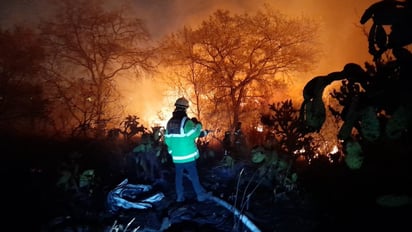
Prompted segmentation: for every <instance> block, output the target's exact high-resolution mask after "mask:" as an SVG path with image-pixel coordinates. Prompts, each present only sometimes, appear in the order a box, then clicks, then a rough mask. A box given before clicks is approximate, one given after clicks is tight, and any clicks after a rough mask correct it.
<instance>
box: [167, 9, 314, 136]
mask: <svg viewBox="0 0 412 232" xmlns="http://www.w3.org/2000/svg"><path fill="white" fill-rule="evenodd" d="M317 28H318V25H317V24H316V23H314V22H313V21H312V20H310V19H307V18H305V17H301V18H288V17H286V16H284V15H282V14H280V13H279V12H277V11H274V10H273V9H271V8H270V7H269V6H268V5H265V7H264V8H263V10H261V11H257V12H256V13H255V14H254V15H249V14H247V13H244V14H240V15H238V14H231V13H230V12H229V11H225V10H217V11H216V12H214V13H213V15H211V16H210V17H209V19H207V20H204V21H203V22H202V23H201V24H200V25H199V26H198V27H197V28H196V29H193V28H190V27H184V28H183V29H182V30H180V31H178V32H176V33H172V34H170V35H169V36H167V37H166V38H165V39H164V40H163V41H162V42H161V48H162V51H163V55H164V56H163V58H164V61H165V62H166V63H167V65H174V66H179V67H182V68H186V69H190V68H191V67H193V66H196V68H197V69H198V70H202V71H201V72H200V71H199V73H202V75H203V76H202V77H198V80H199V81H200V82H201V83H202V84H203V85H202V86H203V88H202V89H201V90H202V92H201V93H198V95H199V96H202V98H204V99H208V103H209V104H211V105H209V106H207V107H204V108H207V112H205V111H204V116H206V117H207V118H208V120H215V121H219V122H222V121H223V122H224V125H223V126H226V127H228V128H234V127H235V126H236V124H237V123H238V122H239V121H242V120H246V116H249V115H248V113H249V114H250V113H251V112H256V111H257V110H258V109H260V108H259V107H255V105H256V102H258V103H261V102H265V101H266V99H270V96H271V93H272V91H273V90H274V89H276V88H279V87H280V86H281V84H283V79H282V78H281V74H290V73H292V72H297V71H304V70H308V69H309V67H310V65H311V64H313V63H314V62H315V57H316V54H317V52H318V50H317V44H316V38H317V37H316V34H317ZM191 78H192V77H191V76H190V75H187V76H186V82H185V83H186V86H190V85H191V84H194V83H197V80H196V81H195V82H193V81H192V79H191ZM256 115H258V113H257V112H256Z"/></svg>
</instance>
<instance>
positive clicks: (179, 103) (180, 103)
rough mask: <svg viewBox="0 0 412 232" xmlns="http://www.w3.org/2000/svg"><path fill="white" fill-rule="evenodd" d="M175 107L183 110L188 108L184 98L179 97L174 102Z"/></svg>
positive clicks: (187, 102)
mask: <svg viewBox="0 0 412 232" xmlns="http://www.w3.org/2000/svg"><path fill="white" fill-rule="evenodd" d="M175 106H176V107H180V108H185V109H186V108H189V101H188V100H187V99H186V98H184V97H180V98H178V99H177V100H176V103H175Z"/></svg>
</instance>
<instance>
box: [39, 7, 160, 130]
mask: <svg viewBox="0 0 412 232" xmlns="http://www.w3.org/2000/svg"><path fill="white" fill-rule="evenodd" d="M56 6H57V7H56V14H55V17H54V18H52V19H50V20H48V21H44V22H43V23H42V24H41V32H42V35H43V39H44V42H45V45H46V48H47V55H48V57H47V58H48V59H47V62H46V63H45V68H46V70H47V74H48V82H47V83H48V84H49V87H50V94H51V95H53V96H54V97H55V98H56V99H57V100H59V101H58V102H56V105H55V108H59V109H62V108H63V111H65V112H67V113H69V115H70V118H69V119H67V121H68V122H69V125H73V127H76V125H84V124H89V123H91V126H92V127H94V128H95V127H99V125H100V127H104V125H105V122H107V121H110V120H112V117H113V113H114V110H113V107H115V106H116V105H117V104H118V102H117V101H116V94H117V91H116V90H117V89H116V80H117V79H119V78H120V77H121V75H122V74H124V73H125V72H126V71H131V70H134V71H136V72H137V74H139V73H140V72H143V71H149V70H152V69H153V68H154V67H153V65H152V63H151V61H150V58H151V57H152V56H153V54H154V53H153V51H152V50H151V48H150V46H149V45H148V42H150V40H149V39H150V37H149V33H148V32H147V30H146V28H145V26H144V24H143V22H142V21H140V20H139V19H135V18H129V17H128V16H127V14H126V12H127V9H126V8H125V7H123V8H119V9H117V8H116V9H111V10H110V11H109V10H107V8H105V7H104V6H103V1H100V0H92V1H85V0H75V1H71V0H70V1H69V0H64V1H58V2H57V5H56ZM136 76H139V75H136ZM117 107H118V106H117ZM98 129H99V130H100V129H103V128H98Z"/></svg>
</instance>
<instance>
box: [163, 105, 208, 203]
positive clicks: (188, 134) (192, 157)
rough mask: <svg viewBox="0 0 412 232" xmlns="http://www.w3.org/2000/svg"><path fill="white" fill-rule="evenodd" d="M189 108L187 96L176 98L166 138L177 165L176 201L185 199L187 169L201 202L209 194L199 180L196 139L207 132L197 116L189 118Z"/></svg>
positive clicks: (198, 199) (169, 150)
mask: <svg viewBox="0 0 412 232" xmlns="http://www.w3.org/2000/svg"><path fill="white" fill-rule="evenodd" d="M187 108H189V101H188V100H187V99H186V98H184V97H181V98H178V99H177V100H176V102H175V110H174V111H173V116H172V117H171V118H170V119H169V121H168V122H167V126H166V132H165V136H164V138H165V144H166V145H167V148H168V152H169V154H170V155H171V156H172V161H173V163H174V166H175V187H176V196H177V199H176V201H177V202H184V201H185V196H184V187H183V176H184V172H185V171H187V175H186V176H187V177H188V178H189V180H190V181H191V183H192V186H193V189H194V191H195V193H196V196H197V201H199V202H201V201H205V200H207V198H208V194H207V193H206V191H205V189H204V188H203V186H202V185H201V184H200V181H199V175H198V170H197V166H196V160H197V159H198V158H199V156H200V155H199V150H198V147H197V144H196V139H197V138H198V137H200V136H204V135H205V134H206V133H207V132H206V131H204V130H202V124H201V123H200V122H199V121H198V120H197V119H196V118H192V119H190V118H188V116H187V113H186V110H187Z"/></svg>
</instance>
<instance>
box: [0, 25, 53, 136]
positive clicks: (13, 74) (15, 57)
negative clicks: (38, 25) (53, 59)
mask: <svg viewBox="0 0 412 232" xmlns="http://www.w3.org/2000/svg"><path fill="white" fill-rule="evenodd" d="M43 58H44V51H43V48H42V46H41V43H40V41H39V38H38V35H37V34H36V33H35V32H34V31H33V30H31V29H29V28H25V27H21V26H18V25H16V26H15V27H14V28H12V29H10V30H0V123H1V124H2V128H3V131H5V127H8V128H9V129H13V130H15V129H18V127H21V126H23V127H21V128H19V129H21V130H24V131H26V132H27V131H35V130H36V129H37V128H35V122H36V121H38V120H43V122H44V120H45V119H47V100H46V99H44V98H43V88H42V86H41V79H40V76H41V75H40V74H41V62H42V61H43Z"/></svg>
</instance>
